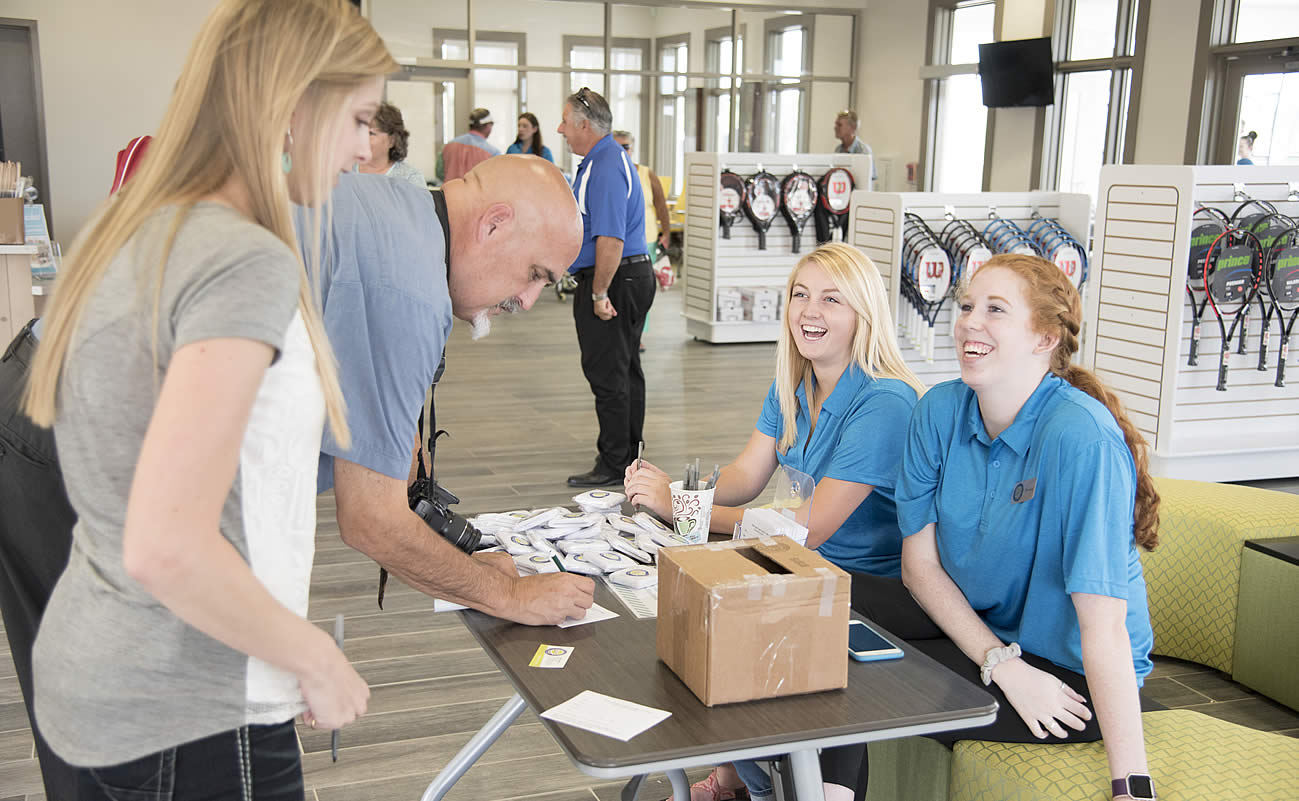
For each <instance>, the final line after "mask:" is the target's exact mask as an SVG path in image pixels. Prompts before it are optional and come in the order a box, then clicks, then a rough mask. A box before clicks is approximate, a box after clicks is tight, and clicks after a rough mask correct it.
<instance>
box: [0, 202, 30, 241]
mask: <svg viewBox="0 0 1299 801" xmlns="http://www.w3.org/2000/svg"><path fill="white" fill-rule="evenodd" d="M25 244H27V234H26V231H25V229H24V227H23V199H22V198H20V197H0V245H25Z"/></svg>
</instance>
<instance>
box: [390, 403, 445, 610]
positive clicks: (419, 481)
mask: <svg viewBox="0 0 1299 801" xmlns="http://www.w3.org/2000/svg"><path fill="white" fill-rule="evenodd" d="M436 386H437V384H430V385H429V388H428V390H426V391H425V393H424V407H423V408H422V409H421V410H420V418H419V421H418V424H419V432H420V433H419V437H418V439H417V440H416V441H417V443H418V445H419V447H418V448H417V450H416V455H415V462H416V466H415V483H414V484H412V485H411V486H410V489H409V491H408V499H409V496H411V495H416V494H419V495H422V496H425V497H427V496H428V495H429V487H430V486H431V485H432V483H433V474H432V470H433V450H434V448H435V447H436V445H437V439H438V437H440V436H442V435H443V434H445V433H447V432H446V431H439V430H437V424H436V422H435V421H434V419H433V389H434V388H435V387H436ZM426 433H427V435H428V438H427V440H426V439H425V437H424V435H425V434H426ZM425 449H427V451H428V465H429V469H428V470H427V471H426V470H425V469H424V453H425ZM387 588H388V570H387V568H385V567H383V566H382V565H381V566H380V567H379V608H380V609H383V593H384V590H386V589H387Z"/></svg>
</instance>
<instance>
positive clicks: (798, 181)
mask: <svg viewBox="0 0 1299 801" xmlns="http://www.w3.org/2000/svg"><path fill="white" fill-rule="evenodd" d="M818 194H819V192H818V191H817V188H816V181H814V180H813V179H812V176H810V175H808V174H807V173H805V172H791V173H790V174H789V175H786V176H785V180H783V181H781V182H780V213H781V214H783V215H784V216H785V222H787V223H789V234H790V236H791V237H792V238H793V240H794V245H793V250H792V252H793V253H797V252H798V251H799V243H800V242H801V240H802V238H803V228H804V226H806V225H807V221H808V220H810V219H812V212H813V211H815V209H816V201H817V195H818Z"/></svg>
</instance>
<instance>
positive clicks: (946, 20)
mask: <svg viewBox="0 0 1299 801" xmlns="http://www.w3.org/2000/svg"><path fill="white" fill-rule="evenodd" d="M991 3H992V5H993V6H994V8H995V9H996V10H995V12H994V15H993V17H994V20H993V36H994V37H995V36H996V30H997V23H998V21H1000V19H1001V0H991ZM967 4H969V5H981V4H982V3H967V2H966V0H929V37H928V39H927V40H926V42H925V64H926V65H928V66H926V67H925V68H924V69H922V71H921V76H920V77H922V78H924V79H925V89H924V100H923V106H922V108H923V115H924V116H923V117H922V118H921V121H920V142H921V147H920V160H919V164H917V166H916V185H917V187H918V188H919V189H920V190H921V191H923V192H933V191H934V183H935V180H936V178H937V171H938V170H937V168H938V164H937V161H938V144H939V143H938V136H939V130H938V120H939V117H940V116H941V113H940V110H939V103H940V102H941V100H942V92H941V86H940V84H941V82H942V81H943V80H945V79H947V78H951V77H954V76H957V75H977V74H978V72H979V65H978V63H974V64H952V63H951V56H952V35H953V33H954V28H955V26H954V24H953V23H954V16H953V15H954V14H955V12H956V9H957V7H958V6H961V5H967ZM993 131H994V125H993V114H992V113H991V110H989V113H988V114H987V120H986V122H985V127H984V134H983V181H982V186H981V187H980V191H983V192H986V191H988V186H989V178H990V173H989V163H990V162H989V159H990V158H991V156H992V140H993Z"/></svg>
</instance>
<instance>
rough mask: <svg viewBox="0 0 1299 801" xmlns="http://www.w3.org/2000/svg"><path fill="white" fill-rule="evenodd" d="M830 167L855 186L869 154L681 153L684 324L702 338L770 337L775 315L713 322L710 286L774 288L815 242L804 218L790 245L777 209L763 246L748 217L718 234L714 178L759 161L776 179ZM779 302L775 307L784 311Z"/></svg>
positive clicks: (864, 176) (861, 181) (867, 168)
mask: <svg viewBox="0 0 1299 801" xmlns="http://www.w3.org/2000/svg"><path fill="white" fill-rule="evenodd" d="M832 167H844V168H845V169H847V170H848V171H849V172H851V173H852V176H853V180H854V182H855V183H856V185H857V186H868V185H869V183H870V180H869V179H870V174H871V158H870V156H860V155H849V154H839V153H811V154H805V155H792V154H789V153H687V154H686V189H685V191H686V222H685V252H684V255H683V257H682V262H683V268H682V276H683V280H684V282H685V286H686V298H685V310H684V311H683V312H682V316H684V317H685V318H686V332H687V333H688V334H690V335H691V336H693V337H695V338H696V339H701V340H704V341H707V342H718V343H721V342H774V341H776V339H777V337H778V336H779V335H780V326H781V322H780V321H776V322H753V321H748V320H745V321H741V322H725V323H724V322H719V321H718V319H717V290H718V289H719V288H721V287H736V288H742V287H773V288H775V289H776V291H777V294H778V295H783V294H784V291H785V281H786V280H787V279H788V278H789V273H790V271H791V270H792V269H794V267H795V265H797V264H798V260H799V258H800V257H801V256H802V255H804V254H806V253H809V252H811V250H812V249H813V248H815V247H816V227H815V224H814V221H812V220H808V222H807V226H806V227H805V228H804V229H803V233H802V236H801V238H800V245H801V247H800V250H801V252H800V253H794V252H793V237H792V236H791V235H790V232H789V226H788V225H787V224H786V222H785V218H784V217H783V216H780V215H777V216H776V219H775V220H773V221H772V223H771V228H770V229H769V230H768V231H767V249H766V250H759V249H758V233H757V231H755V230H754V229H753V226H752V225H751V224H750V223H749V221H748V219H747V218H744V219H741V220H740V221H739V222H737V223H736V224H735V225H733V226H731V238H730V239H723V238H722V233H721V225H720V223H719V221H718V216H719V213H718V197H717V195H718V179H719V176H720V175H721V172H722V170H725V169H729V170H730V171H731V172H734V173H736V174H738V175H739V176H740V177H742V178H748V177H749V176H750V175H752V174H754V173H756V172H758V171H760V170H763V169H765V170H766V171H767V172H769V173H771V174H773V175H775V176H776V177H777V178H778V179H783V178H784V177H785V176H786V175H788V174H789V173H791V172H794V171H795V170H802V171H803V172H806V173H808V174H810V175H811V176H812V177H813V178H818V179H819V178H820V177H821V176H822V175H824V174H825V173H826V172H827V171H828V170H830V169H831V168H832ZM784 313H785V310H784V308H783V307H782V308H781V309H780V315H781V317H782V318H783V317H784Z"/></svg>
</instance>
